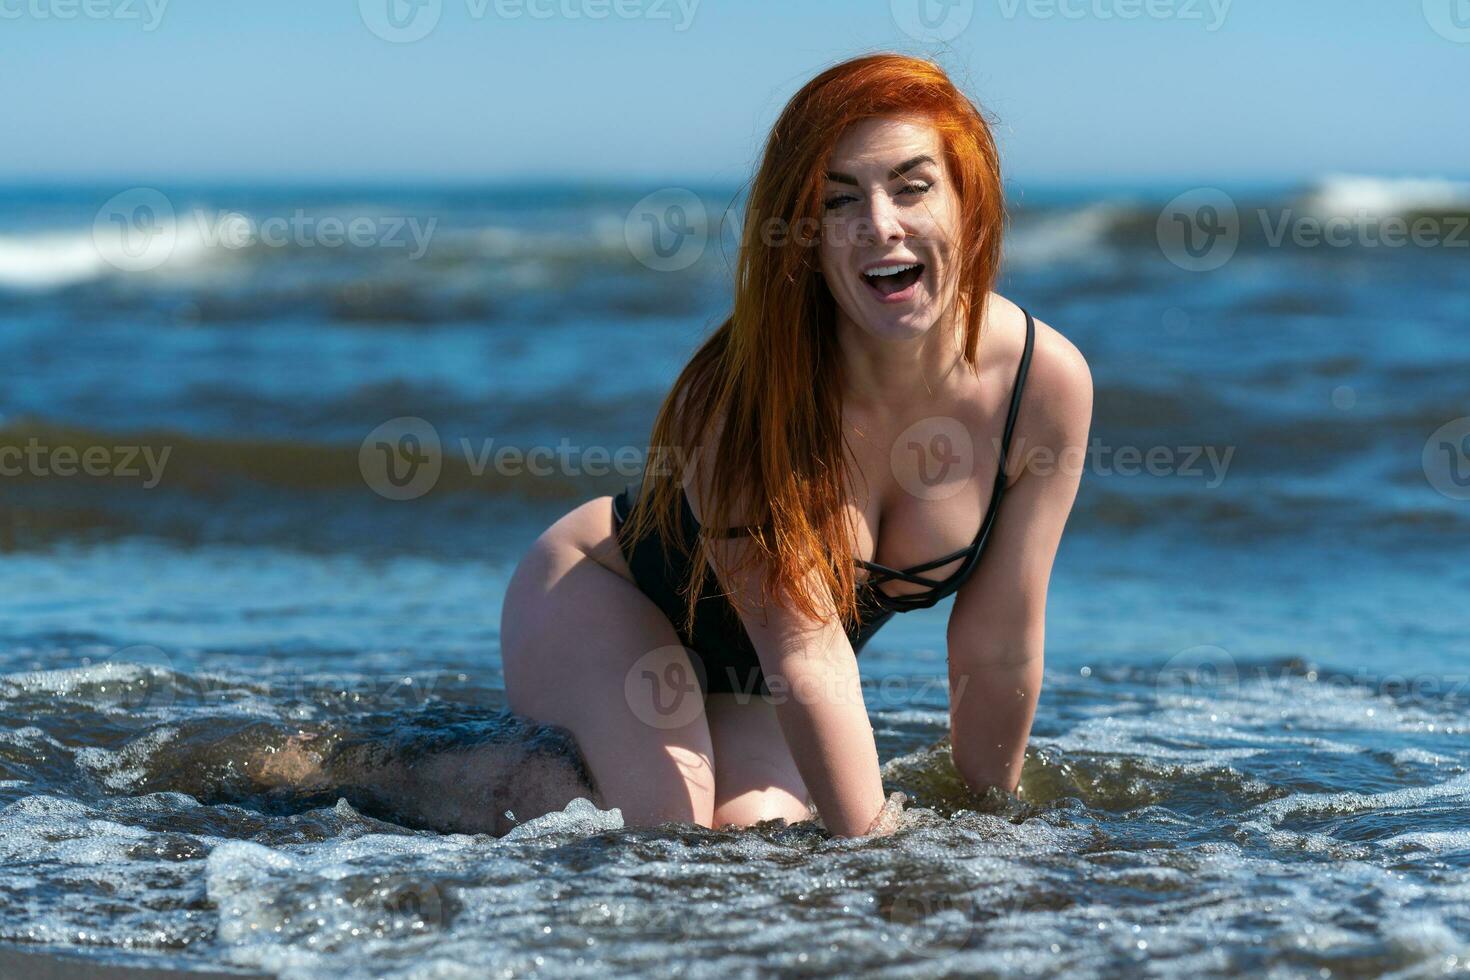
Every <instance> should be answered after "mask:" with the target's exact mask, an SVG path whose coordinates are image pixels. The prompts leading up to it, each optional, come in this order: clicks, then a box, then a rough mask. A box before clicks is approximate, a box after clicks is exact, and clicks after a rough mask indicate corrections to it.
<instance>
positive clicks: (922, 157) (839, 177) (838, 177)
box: [827, 153, 934, 187]
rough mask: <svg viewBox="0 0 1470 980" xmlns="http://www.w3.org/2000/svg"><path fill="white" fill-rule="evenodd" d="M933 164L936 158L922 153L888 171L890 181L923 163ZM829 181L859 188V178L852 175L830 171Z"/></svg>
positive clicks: (828, 172) (828, 173)
mask: <svg viewBox="0 0 1470 980" xmlns="http://www.w3.org/2000/svg"><path fill="white" fill-rule="evenodd" d="M933 162H934V158H933V157H931V156H930V155H929V154H927V153H921V154H919V155H918V156H916V157H914V158H913V159H912V160H905V161H904V162H903V163H900V164H899V165H898V166H896V167H894V168H893V169H892V170H890V171H888V179H889V180H896V179H898V178H899V177H902V176H903V175H904V174H905V173H907V172H908V171H910V170H912V169H914V168H915V167H917V166H918V165H919V164H921V163H933ZM827 179H828V180H830V181H832V182H833V183H837V184H851V185H853V186H854V187H856V186H857V183H858V180H857V178H856V177H854V176H853V175H852V174H844V173H838V172H837V171H835V170H829V171H827Z"/></svg>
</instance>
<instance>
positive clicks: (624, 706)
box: [500, 497, 715, 826]
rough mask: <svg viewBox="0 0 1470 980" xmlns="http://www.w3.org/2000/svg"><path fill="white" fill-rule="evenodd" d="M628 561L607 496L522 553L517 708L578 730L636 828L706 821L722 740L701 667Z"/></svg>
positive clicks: (601, 789) (514, 636) (513, 666)
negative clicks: (715, 731)
mask: <svg viewBox="0 0 1470 980" xmlns="http://www.w3.org/2000/svg"><path fill="white" fill-rule="evenodd" d="M620 563H622V557H621V555H620V554H619V553H618V551H617V542H616V540H615V539H613V537H612V502H611V498H609V497H600V498H597V499H596V500H592V501H590V502H588V503H586V504H583V505H582V506H580V507H578V508H576V509H575V510H573V511H572V512H571V513H569V514H567V515H566V516H565V517H563V518H562V519H561V520H559V521H557V523H556V524H553V525H552V526H551V527H550V528H548V529H547V531H546V532H545V533H543V534H542V535H541V537H539V538H538V539H537V540H536V542H535V543H534V544H533V545H532V546H531V548H530V550H529V551H528V552H527V553H526V555H525V556H524V557H523V558H522V559H521V562H520V564H519V565H518V566H517V567H516V571H515V574H514V575H512V576H511V581H510V584H509V585H508V586H507V588H506V593H505V605H504V608H503V610H502V613H501V629H500V645H501V655H502V658H503V661H504V670H505V689H506V695H507V699H508V701H509V706H510V709H511V710H512V711H514V712H516V713H517V714H522V715H525V716H527V717H529V718H533V719H535V720H537V721H541V722H544V723H546V724H552V725H560V726H562V727H564V728H566V729H568V730H569V731H570V732H571V733H572V735H573V736H574V737H575V738H576V741H577V744H578V747H579V748H580V749H581V751H582V755H583V758H584V759H585V760H586V762H587V767H588V769H589V770H590V771H591V774H592V778H593V780H594V782H595V783H596V784H597V790H598V795H599V796H600V797H601V803H602V805H603V806H605V807H618V808H620V809H621V810H622V811H623V819H624V820H625V821H626V823H627V825H628V826H650V825H654V824H658V823H663V822H665V821H669V820H677V821H686V822H692V823H698V824H701V825H703V826H708V825H709V821H710V816H711V814H712V812H713V808H714V791H715V773H714V761H713V746H712V744H711V742H710V734H709V726H708V725H707V724H706V722H705V710H704V702H703V698H702V696H701V694H700V690H699V684H698V680H697V677H696V675H695V673H694V668H693V666H692V664H691V663H690V661H689V654H688V651H686V650H685V649H684V647H683V646H682V645H680V643H679V638H678V636H677V634H675V632H674V628H673V625H672V624H671V623H670V622H669V620H668V617H667V616H665V615H664V614H663V612H662V610H660V609H659V608H658V606H656V605H654V603H653V602H652V601H651V600H650V599H649V598H648V597H647V596H645V595H644V594H643V593H642V592H640V591H639V590H638V588H637V587H636V586H635V585H634V584H633V583H632V582H631V581H630V578H631V576H629V577H625V573H626V564H625V563H622V568H618V567H617V566H618V565H619V564H620Z"/></svg>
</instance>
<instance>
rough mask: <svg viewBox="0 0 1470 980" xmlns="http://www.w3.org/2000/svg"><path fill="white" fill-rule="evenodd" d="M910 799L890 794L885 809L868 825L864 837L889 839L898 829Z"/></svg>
mask: <svg viewBox="0 0 1470 980" xmlns="http://www.w3.org/2000/svg"><path fill="white" fill-rule="evenodd" d="M908 800H909V798H908V797H907V796H905V795H904V794H903V793H901V792H898V791H894V792H892V793H889V794H888V799H887V800H885V801H884V802H883V809H881V810H879V811H878V815H877V816H876V817H874V818H873V822H872V823H871V824H869V825H868V829H867V831H866V832H865V833H864V834H863V836H864V837H887V836H888V835H889V834H891V833H893V832H894V831H895V830H897V829H898V822H899V817H900V816H902V815H903V805H904V804H905V803H907V802H908Z"/></svg>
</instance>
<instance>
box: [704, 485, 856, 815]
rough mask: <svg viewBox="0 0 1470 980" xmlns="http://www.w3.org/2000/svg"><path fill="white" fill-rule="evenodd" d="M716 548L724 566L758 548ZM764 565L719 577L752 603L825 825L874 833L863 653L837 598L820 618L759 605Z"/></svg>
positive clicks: (764, 656)
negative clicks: (839, 611)
mask: <svg viewBox="0 0 1470 980" xmlns="http://www.w3.org/2000/svg"><path fill="white" fill-rule="evenodd" d="M691 506H692V502H691ZM712 544H713V545H714V550H715V553H716V560H717V564H718V563H724V564H725V565H726V567H733V563H735V562H737V561H740V560H743V558H744V556H743V554H742V550H743V549H747V548H752V547H754V545H752V544H750V543H748V541H746V540H744V539H739V538H736V539H729V540H719V541H715V542H712ZM765 564H766V563H765V561H764V560H756V561H753V562H752V563H751V564H750V566H749V567H748V568H746V569H741V570H739V571H737V572H734V573H733V574H725V573H723V572H719V571H718V570H717V577H718V579H719V581H720V584H721V586H722V587H723V588H724V589H725V591H727V592H730V593H734V594H738V595H739V596H740V597H741V598H742V601H743V602H744V603H746V604H747V605H749V606H750V608H749V609H748V610H744V611H741V612H740V619H741V621H742V622H743V623H744V625H745V629H746V632H747V633H749V635H750V641H751V644H752V645H753V646H754V647H755V651H756V655H757V657H758V658H759V660H760V664H761V672H762V673H763V674H764V675H765V678H766V686H767V687H768V688H769V689H770V692H771V698H772V701H773V702H774V704H775V706H776V719H777V721H778V722H779V723H780V725H781V730H782V732H783V733H784V734H785V736H786V744H787V746H788V748H789V749H790V751H791V757H792V759H793V761H795V763H796V768H797V770H798V771H799V772H800V773H801V778H802V781H803V782H804V783H806V787H807V789H808V791H810V793H811V795H812V801H813V802H814V803H816V805H817V813H818V814H819V815H820V816H821V818H822V823H823V824H824V825H826V827H827V829H828V830H829V831H831V832H832V833H833V834H836V835H838V836H842V837H857V836H862V835H864V834H866V833H868V832H869V830H870V829H872V827H873V823H874V820H875V819H876V818H877V817H878V816H879V811H880V810H882V809H883V805H884V796H883V780H882V778H881V777H880V776H879V774H878V747H877V743H876V741H875V740H874V737H873V726H872V723H871V722H869V720H868V709H867V706H866V705H865V704H864V703H863V694H862V687H861V684H860V683H859V677H858V667H857V656H856V655H855V654H854V653H853V650H852V643H851V642H850V641H849V640H848V638H847V633H846V632H845V631H844V630H843V629H842V625H841V621H840V619H839V618H838V616H837V611H836V608H835V606H834V605H833V604H831V602H830V600H829V603H828V614H827V616H826V617H825V618H824V619H822V620H820V621H817V620H812V619H810V618H808V617H806V616H804V615H802V614H800V613H798V612H796V611H794V610H792V609H791V608H790V607H789V606H787V605H785V604H784V603H779V602H774V601H771V602H767V603H765V604H764V605H760V604H758V598H757V597H759V596H760V594H761V585H760V583H761V579H762V577H763V576H764V574H765ZM815 594H822V593H820V592H817V593H815ZM875 832H881V828H880V830H878V831H875Z"/></svg>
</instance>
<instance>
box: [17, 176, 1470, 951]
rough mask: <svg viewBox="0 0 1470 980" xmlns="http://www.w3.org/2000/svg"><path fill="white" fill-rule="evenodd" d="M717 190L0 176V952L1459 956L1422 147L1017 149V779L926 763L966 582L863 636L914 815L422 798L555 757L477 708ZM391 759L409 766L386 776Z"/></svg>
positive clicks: (1448, 256)
mask: <svg viewBox="0 0 1470 980" xmlns="http://www.w3.org/2000/svg"><path fill="white" fill-rule="evenodd" d="M743 194H744V188H742V187H738V186H728V187H726V186H700V185H668V186H661V185H659V184H657V183H651V182H650V183H644V184H638V183H636V182H626V183H609V184H606V185H602V184H592V183H585V182H570V181H563V182H553V183H550V184H548V183H546V182H545V181H540V180H532V181H526V182H509V181H507V182H499V183H494V184H485V185H472V184H422V185H412V184H410V185H396V184H387V183H384V184H364V185H310V184H270V185H265V184H247V183H234V184H230V183H192V184H191V183H184V182H178V183H161V184H160V183H145V184H131V183H129V182H127V181H119V182H116V183H113V184H110V185H102V184H98V185H96V186H91V185H86V186H84V185H80V184H67V185H54V186H53V185H47V184H38V183H28V184H16V185H9V186H4V187H0V363H3V364H4V366H5V370H4V372H3V375H0V377H3V383H0V867H3V873H0V947H8V948H10V949H11V950H14V951H21V952H32V953H67V954H72V955H81V956H83V957H85V958H86V962H88V963H90V964H92V965H94V966H96V967H97V968H98V969H101V968H103V967H122V966H129V965H133V966H137V965H142V966H149V967H153V968H156V969H157V968H168V969H194V970H216V971H245V972H249V973H254V974H265V975H274V976H279V977H282V978H308V977H323V976H331V977H334V978H355V977H392V978H405V980H406V978H471V977H473V978H481V977H507V978H508V977H523V976H551V977H597V978H603V977H606V976H609V975H651V976H667V975H674V974H680V975H684V976H690V977H721V978H724V977H746V976H749V977H754V976H768V975H778V976H793V977H795V976H851V975H872V976H883V977H906V978H907V977H940V976H967V977H969V976H1004V977H1009V976H1053V975H1061V974H1065V975H1069V976H1126V977H1133V976H1181V975H1187V976H1191V977H1204V976H1236V975H1242V974H1249V975H1261V976H1271V977H1320V978H1328V977H1352V976H1391V977H1428V976H1440V975H1444V974H1455V973H1460V974H1463V973H1465V972H1467V971H1470V737H1467V736H1470V639H1467V609H1470V604H1467V594H1470V562H1467V560H1466V555H1467V553H1470V551H1467V548H1466V545H1467V544H1470V230H1467V225H1470V183H1465V182H1463V181H1457V180H1454V179H1447V178H1444V177H1442V176H1437V175H1419V176H1403V175H1391V176H1382V175H1356V174H1324V175H1321V176H1320V177H1318V178H1315V179H1310V180H1304V181H1301V182H1298V183H1294V184H1282V185H1266V184H1245V183H1242V184H1231V183H1228V182H1217V183H1211V184H1207V185H1200V186H1194V185H1191V184H1190V183H1188V182H1180V183H1176V184H1169V183H1167V182H1157V183H1152V184H1148V185H1143V184H1138V185H1121V184H1119V185H1098V186H1082V185H1066V186H1060V185H1058V186H1053V185H1045V184H1035V185H1033V184H1026V183H1015V182H1012V183H1010V184H1008V185H1007V194H1008V209H1009V224H1008V228H1007V232H1006V257H1005V263H1004V267H1003V270H1002V276H1001V281H1000V283H999V284H998V287H997V289H998V291H999V292H1000V293H1001V294H1003V295H1005V296H1006V297H1008V298H1010V299H1011V300H1013V301H1015V302H1017V303H1019V304H1020V305H1021V306H1023V307H1025V308H1027V309H1028V310H1030V311H1031V312H1032V313H1034V314H1035V315H1036V316H1037V317H1039V318H1041V319H1042V320H1044V321H1046V322H1047V323H1049V324H1051V325H1052V326H1053V327H1055V328H1056V329H1057V330H1059V331H1061V332H1062V333H1063V334H1064V335H1066V336H1067V337H1068V338H1070V339H1071V340H1072V341H1073V342H1074V343H1075V344H1076V346H1077V347H1078V348H1079V349H1080V350H1081V351H1082V352H1083V353H1084V354H1085V355H1086V357H1087V359H1088V362H1089V364H1090V365H1091V370H1092V375H1093V379H1094V385H1095V391H1096V394H1095V410H1094V419H1093V427H1092V433H1091V440H1092V441H1091V443H1090V444H1089V447H1088V453H1087V458H1086V462H1085V464H1084V470H1083V474H1082V481H1081V488H1080V491H1079V494H1078V498H1077V503H1076V507H1075V509H1074V512H1073V514H1072V516H1071V519H1070V521H1069V523H1068V526H1067V531H1066V535H1065V538H1064V540H1063V542H1062V546H1061V549H1060V552H1059V554H1058V556H1057V561H1056V566H1055V571H1054V573H1053V576H1052V581H1051V590H1050V596H1049V607H1048V620H1047V632H1046V668H1045V670H1046V672H1045V680H1044V685H1043V689H1042V693H1041V698H1040V701H1039V707H1038V710H1037V715H1036V720H1035V724H1034V727H1033V730H1032V737H1031V742H1030V746H1029V749H1028V752H1027V760H1026V765H1025V769H1024V772H1023V775H1022V780H1021V787H1020V792H1019V793H1018V794H1017V795H1015V796H1007V795H1005V794H998V793H993V792H992V793H989V794H986V795H984V796H980V795H977V794H975V793H973V792H972V791H970V790H969V789H968V788H967V787H966V786H965V785H964V783H963V782H962V781H961V780H960V778H959V777H958V775H957V773H956V772H955V770H954V768H953V765H952V763H951V761H950V754H949V742H948V736H949V731H948V716H947V709H946V706H947V698H948V691H947V688H946V684H945V678H946V653H945V631H944V630H945V622H946V617H947V613H948V610H949V606H950V602H949V601H946V602H944V603H941V604H940V605H939V606H937V607H935V608H933V609H930V610H924V611H920V612H915V613H911V614H907V615H904V616H900V617H896V618H895V619H894V620H893V621H892V622H891V623H890V624H889V625H888V626H887V627H885V629H884V630H883V631H882V632H881V633H879V634H878V636H877V637H876V638H875V639H874V640H873V641H872V643H871V644H869V646H868V647H867V648H866V649H865V650H864V652H863V655H862V657H861V659H860V667H861V672H862V677H863V685H864V696H865V701H866V704H867V706H868V710H869V714H870V717H871V719H872V723H873V727H874V731H875V733H876V737H877V744H878V751H879V757H880V761H881V763H882V766H883V769H882V772H883V777H884V781H885V786H886V788H888V789H890V790H902V791H903V792H905V793H906V794H907V796H908V797H909V809H908V811H907V812H906V814H905V817H904V822H903V826H902V828H901V829H900V830H899V832H897V833H896V834H894V835H892V836H889V837H884V838H877V839H841V838H834V837H832V836H831V835H829V834H827V833H826V832H825V831H823V830H822V829H821V827H820V826H819V825H817V824H815V823H813V822H807V823H797V824H792V825H787V824H786V823H784V822H781V821H774V822H771V823H769V824H763V825H760V826H758V827H755V828H751V829H746V830H733V829H727V830H720V831H717V830H709V829H703V828H700V827H697V826H693V825H687V824H668V825H665V826H663V827H658V828H627V827H625V826H624V824H623V819H622V814H621V812H619V811H617V810H607V809H601V808H599V807H598V806H597V805H596V804H595V803H594V802H593V801H592V800H591V799H586V798H579V799H577V800H574V801H572V802H571V803H569V804H568V805H567V807H566V808H565V809H564V810H562V811H560V812H553V813H548V814H544V815H541V816H536V817H534V818H530V819H524V820H519V821H517V822H516V825H515V826H514V829H513V830H511V831H510V832H509V833H506V834H503V835H501V836H494V835H493V834H491V833H486V832H465V831H463V830H459V831H455V830H453V829H452V828H446V827H445V826H444V825H442V824H441V823H439V822H437V821H436V819H435V818H434V816H433V811H434V807H433V806H432V805H430V804H431V803H432V802H434V800H435V799H437V797H438V796H439V794H440V793H441V792H442V793H443V794H445V795H446V796H452V795H453V794H455V793H460V794H464V793H472V792H473V791H474V790H475V789H476V787H475V786H473V785H468V784H471V783H473V782H474V781H473V779H457V778H454V777H452V776H448V775H445V776H444V777H443V778H442V780H440V781H439V782H435V779H437V778H438V777H434V778H427V777H423V774H424V773H430V774H432V773H436V772H450V771H453V767H452V766H451V767H444V766H441V767H440V768H439V769H435V768H434V765H435V763H434V760H435V759H440V760H442V759H444V758H445V757H446V756H447V757H450V758H458V756H455V755H454V753H456V752H459V751H461V750H463V749H465V748H466V747H470V748H474V749H475V750H477V751H481V752H487V753H490V754H491V755H494V754H495V753H515V752H522V753H524V750H525V746H526V744H528V741H530V742H535V743H536V744H537V745H543V746H544V745H545V744H551V742H553V741H554V739H551V738H550V735H549V733H547V732H545V731H541V730H536V729H535V727H534V726H528V725H527V724H525V723H524V720H521V719H517V718H515V717H513V716H511V715H509V713H508V712H507V711H506V707H505V705H506V699H505V693H504V682H503V674H502V669H501V659H500V650H499V622H500V612H501V605H502V597H503V595H504V591H505V586H506V583H507V580H508V578H509V576H510V574H511V572H512V571H513V569H514V568H515V564H516V562H517V560H518V559H519V557H520V556H521V555H522V554H523V553H524V551H525V549H526V548H527V547H528V546H529V544H530V543H531V542H532V541H533V540H534V539H535V538H536V536H537V535H538V534H539V533H540V532H541V531H542V530H543V529H544V528H545V527H546V526H547V525H549V524H550V523H551V522H552V521H554V520H556V519H557V517H559V516H560V515H561V514H563V513H565V512H566V511H568V510H569V509H571V508H572V507H574V506H576V505H578V504H579V503H581V502H583V501H586V500H588V499H591V498H593V497H597V496H602V495H605V494H609V493H614V492H616V491H617V490H619V489H621V488H622V487H623V486H624V485H625V484H626V483H628V482H631V481H632V480H634V479H636V474H637V473H638V472H639V470H640V467H641V465H642V463H643V461H644V460H645V459H646V458H647V450H648V441H649V429H650V426H651V424H652V421H653V415H654V412H655V411H656V409H657V408H658V405H659V403H660V400H661V398H662V397H663V395H664V394H665V393H666V392H667V389H668V386H669V384H670V383H671V381H672V380H673V378H674V376H675V374H676V373H677V371H678V370H679V369H680V367H681V366H682V365H683V363H684V362H685V361H686V360H687V358H688V357H689V355H690V354H691V353H692V351H693V350H694V349H695V347H696V346H697V345H698V344H699V343H700V341H701V339H702V338H703V337H705V336H706V335H707V334H708V333H709V332H710V331H711V330H712V329H713V328H714V327H715V326H717V325H718V324H719V323H720V322H721V320H722V319H723V317H724V316H725V315H727V314H728V311H729V304H730V297H731V281H732V274H733V268H734V259H735V250H736V243H737V241H738V237H739V232H740V221H741V214H742V207H743ZM984 356H985V349H984V345H983V344H982V347H981V357H982V358H983V357H984ZM385 446H387V447H394V448H397V449H402V448H404V447H407V448H408V449H411V450H413V451H414V452H415V453H417V454H418V456H417V457H416V458H422V459H424V460H430V461H432V465H429V466H426V467H422V468H419V469H417V470H416V471H414V472H408V473H405V472H404V471H402V470H400V469H396V468H394V467H393V466H392V465H391V452H389V453H384V452H383V447H385ZM538 740H539V741H538ZM303 746H304V747H305V750H306V751H307V753H308V755H309V756H310V757H311V758H314V759H317V760H318V761H321V763H322V765H323V766H324V767H325V769H324V771H325V773H326V776H325V777H324V778H319V779H317V780H315V781H313V782H310V783H308V784H303V783H301V782H300V781H299V780H294V779H293V778H291V776H290V773H289V772H284V771H283V765H282V764H281V762H280V760H284V759H287V758H301V757H302V756H301V753H300V751H297V752H296V754H295V755H292V752H291V751H288V750H293V749H294V750H301V749H302V747H303ZM310 753H315V755H314V756H312V755H310ZM507 757H509V756H507ZM273 761H275V763H276V764H275V765H272V762H273ZM286 768H289V767H286ZM384 773H389V774H390V775H389V776H384V775H383V774H384ZM413 773H418V774H420V777H423V778H420V779H419V781H418V782H417V783H414V784H413V785H414V786H416V787H417V789H416V790H415V792H416V793H417V794H418V797H417V799H418V804H419V805H413V804H414V801H412V800H410V801H408V802H405V801H404V799H403V798H402V797H403V794H402V793H400V794H399V796H398V797H397V798H393V797H392V795H391V794H387V795H385V794H384V793H383V792H381V791H380V790H381V787H377V788H375V784H374V780H382V779H388V778H390V777H391V778H393V779H397V780H398V781H399V785H400V787H401V786H402V785H404V783H403V780H405V779H407V780H410V781H411V779H412V774H413ZM461 784H465V785H461ZM480 799H481V802H482V803H484V799H483V797H481V798H480ZM503 802H504V801H498V800H493V799H492V800H490V801H489V803H486V804H485V805H486V806H494V807H495V808H497V809H498V808H499V806H500V805H501V804H502V803H503ZM512 816H514V814H512Z"/></svg>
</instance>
